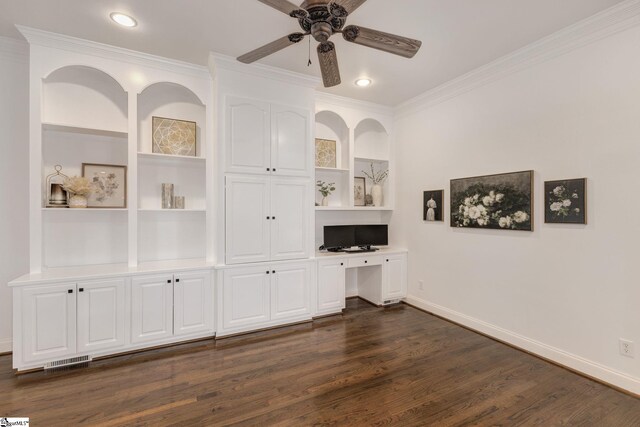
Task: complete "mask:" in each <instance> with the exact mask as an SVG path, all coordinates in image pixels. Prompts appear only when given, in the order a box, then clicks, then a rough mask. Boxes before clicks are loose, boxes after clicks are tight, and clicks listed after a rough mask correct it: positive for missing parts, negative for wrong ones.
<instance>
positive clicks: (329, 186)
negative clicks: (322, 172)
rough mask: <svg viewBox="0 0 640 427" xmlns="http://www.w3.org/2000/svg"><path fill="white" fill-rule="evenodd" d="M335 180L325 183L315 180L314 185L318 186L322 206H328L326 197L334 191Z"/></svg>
mask: <svg viewBox="0 0 640 427" xmlns="http://www.w3.org/2000/svg"><path fill="white" fill-rule="evenodd" d="M335 185H336V183H335V182H330V183H326V182H324V181H320V180H318V181H316V187H318V191H319V192H320V194H322V206H329V199H328V197H329V196H330V195H331V193H333V192H334V191H336V187H335Z"/></svg>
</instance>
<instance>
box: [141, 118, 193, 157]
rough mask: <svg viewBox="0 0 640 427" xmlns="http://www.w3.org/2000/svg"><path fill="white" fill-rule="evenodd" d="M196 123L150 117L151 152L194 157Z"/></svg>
mask: <svg viewBox="0 0 640 427" xmlns="http://www.w3.org/2000/svg"><path fill="white" fill-rule="evenodd" d="M196 132H197V124H196V122H190V121H187V120H176V119H168V118H166V117H155V116H154V117H152V119H151V135H152V139H153V144H152V152H153V153H158V154H168V155H172V156H193V157H195V156H196Z"/></svg>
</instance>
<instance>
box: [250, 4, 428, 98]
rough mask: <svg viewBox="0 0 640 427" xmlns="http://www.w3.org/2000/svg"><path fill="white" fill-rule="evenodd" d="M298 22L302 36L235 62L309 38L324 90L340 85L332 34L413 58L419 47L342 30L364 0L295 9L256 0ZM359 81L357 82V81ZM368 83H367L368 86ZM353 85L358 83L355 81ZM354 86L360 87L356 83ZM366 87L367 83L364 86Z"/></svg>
mask: <svg viewBox="0 0 640 427" xmlns="http://www.w3.org/2000/svg"><path fill="white" fill-rule="evenodd" d="M258 1H260V2H261V3H264V4H266V5H268V6H271V7H272V8H274V9H277V10H279V11H280V12H283V13H286V14H287V15H289V16H291V17H292V18H295V19H297V20H298V23H299V24H300V28H302V30H303V31H304V33H293V34H289V35H288V36H284V37H282V38H280V39H278V40H275V41H273V42H271V43H268V44H266V45H264V46H262V47H259V48H257V49H255V50H252V51H251V52H248V53H246V54H244V55H242V56H240V57H238V61H240V62H243V63H245V64H250V63H252V62H255V61H257V60H259V59H262V58H264V57H266V56H268V55H271V54H272V53H275V52H278V51H280V50H282V49H284V48H286V47H288V46H291V45H293V44H296V43H299V42H301V41H302V40H303V39H304V38H305V37H306V36H308V35H311V37H313V38H314V39H315V40H316V41H317V42H318V43H319V44H318V49H317V50H318V60H319V63H320V71H321V73H322V81H323V83H324V86H325V87H332V86H337V85H339V84H340V83H341V79H340V69H339V67H338V56H337V54H336V46H335V44H334V43H333V42H331V41H330V40H329V38H330V37H331V36H332V35H333V34H336V33H342V37H343V38H344V39H345V40H346V41H348V42H350V43H355V44H359V45H362V46H366V47H370V48H373V49H378V50H381V51H383V52H388V53H393V54H395V55H400V56H403V57H405V58H413V57H414V56H415V54H416V53H417V52H418V50H419V49H420V46H422V42H421V41H420V40H414V39H410V38H408V37H402V36H398V35H395V34H389V33H384V32H382V31H377V30H372V29H370V28H365V27H361V26H357V25H349V26H346V27H345V24H346V21H347V18H348V17H349V15H350V14H351V13H353V12H354V11H355V10H356V9H357V8H359V7H360V6H362V4H363V3H364V2H365V1H366V0H333V1H331V0H305V1H304V2H303V3H302V4H301V5H300V6H296V5H295V4H293V3H291V2H290V1H288V0H258ZM358 81H359V80H358ZM370 83H371V81H370V80H369V84H370ZM356 84H358V83H357V82H356ZM358 86H360V85H359V84H358ZM366 86H368V84H367V85H366Z"/></svg>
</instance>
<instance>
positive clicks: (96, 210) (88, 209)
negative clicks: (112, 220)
mask: <svg viewBox="0 0 640 427" xmlns="http://www.w3.org/2000/svg"><path fill="white" fill-rule="evenodd" d="M42 210H43V211H45V212H90V211H93V212H126V211H128V209H127V208H42Z"/></svg>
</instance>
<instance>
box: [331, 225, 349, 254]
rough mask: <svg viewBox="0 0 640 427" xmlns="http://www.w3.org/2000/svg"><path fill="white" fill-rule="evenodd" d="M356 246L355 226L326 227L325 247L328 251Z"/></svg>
mask: <svg viewBox="0 0 640 427" xmlns="http://www.w3.org/2000/svg"><path fill="white" fill-rule="evenodd" d="M351 246H356V231H355V225H328V226H325V227H324V247H325V248H326V249H328V250H331V249H334V250H335V249H340V248H350V247H351Z"/></svg>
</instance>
